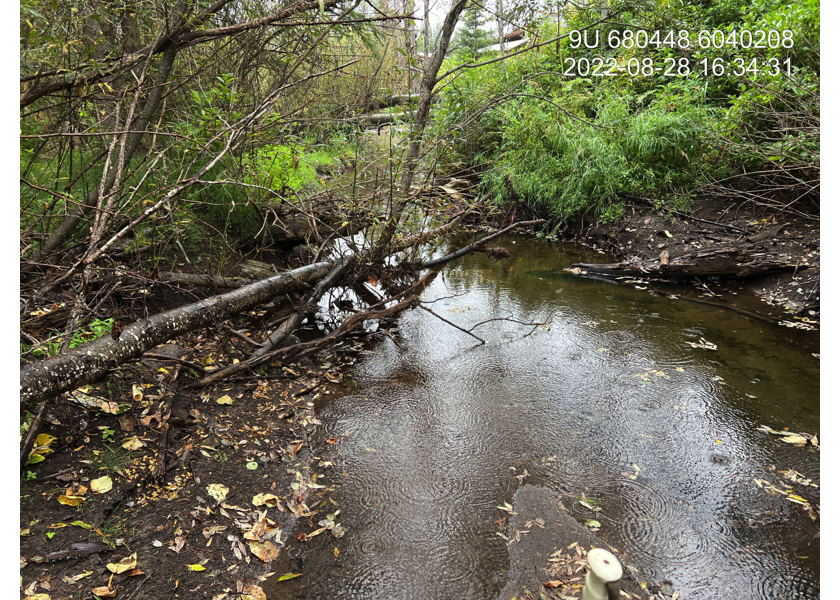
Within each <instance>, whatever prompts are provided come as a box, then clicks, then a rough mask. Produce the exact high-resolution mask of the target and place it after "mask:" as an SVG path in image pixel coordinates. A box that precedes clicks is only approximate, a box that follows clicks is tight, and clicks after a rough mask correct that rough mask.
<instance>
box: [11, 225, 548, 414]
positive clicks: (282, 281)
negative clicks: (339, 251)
mask: <svg viewBox="0 0 840 600" xmlns="http://www.w3.org/2000/svg"><path fill="white" fill-rule="evenodd" d="M463 214H464V213H460V214H458V215H456V216H455V217H454V218H453V219H452V220H451V221H450V222H449V223H447V224H445V225H443V226H441V227H438V228H437V229H434V230H431V231H430V232H427V233H426V234H421V235H419V236H415V237H413V238H409V239H408V240H404V241H403V242H402V243H397V244H396V245H394V246H393V247H392V249H396V248H399V249H404V248H405V247H406V246H407V245H412V244H413V243H422V242H425V241H428V240H429V234H431V235H432V236H434V235H440V234H443V233H445V232H448V231H449V230H450V229H451V228H452V227H453V226H454V225H455V224H456V223H457V222H458V221H459V220H460V219H461V218H462V216H463ZM538 223H542V221H527V222H519V223H514V224H513V225H509V226H508V227H505V228H503V229H501V230H500V231H497V232H496V233H494V234H491V235H489V236H486V237H484V238H482V239H481V240H478V241H477V242H474V243H472V244H470V245H468V246H466V247H464V248H462V249H461V250H459V251H457V252H453V253H451V254H448V255H446V256H444V257H441V258H439V259H436V260H433V261H428V262H426V263H420V264H416V265H412V267H411V268H412V269H413V270H415V271H418V270H420V269H428V268H430V267H434V266H437V265H440V264H443V263H445V262H448V261H450V260H454V259H456V258H459V257H461V256H464V255H465V254H468V253H470V252H474V251H476V250H478V249H481V248H482V247H483V245H484V244H485V243H486V242H488V241H490V240H491V239H494V238H496V237H498V236H500V235H502V234H503V233H506V232H508V231H511V230H513V229H515V228H517V227H521V226H523V225H534V224H538ZM373 250H374V249H369V250H368V251H366V252H363V253H362V255H361V256H356V257H355V260H362V261H363V262H364V261H366V260H368V259H370V258H371V257H372V256H373V254H374V252H373ZM353 262H354V257H352V256H345V257H342V258H340V259H336V260H333V261H326V262H318V263H314V264H311V265H308V266H305V267H301V268H299V269H294V270H291V271H287V272H285V273H280V274H278V275H274V276H271V277H267V278H265V279H262V280H259V281H256V282H254V283H250V284H248V285H244V286H242V287H239V288H238V289H235V290H233V291H229V292H226V293H224V294H220V295H218V296H213V297H210V298H206V299H204V300H200V301H198V302H194V303H192V304H189V305H186V306H182V307H179V308H175V309H172V310H169V311H167V312H164V313H160V314H157V315H154V316H152V317H149V318H146V319H141V320H139V321H135V322H134V323H132V324H131V325H127V326H125V327H124V328H123V329H122V331H121V333H119V334H118V335H117V336H116V337H111V336H103V337H100V338H98V339H96V340H93V341H91V342H88V343H86V344H83V345H81V346H79V347H77V348H75V349H73V350H70V351H69V352H64V353H60V354H58V355H56V356H54V357H52V358H48V359H45V360H42V361H40V362H36V363H31V364H28V365H25V366H24V367H23V368H22V369H21V372H20V401H21V404H23V405H29V404H33V403H35V402H39V401H42V400H45V399H47V398H50V397H53V396H56V395H58V394H60V393H62V392H67V391H70V390H73V389H75V388H76V387H78V386H80V385H83V384H86V383H90V382H93V381H95V380H97V379H99V378H101V377H102V376H104V375H105V374H107V372H108V371H110V370H111V369H114V368H116V367H118V366H119V365H121V364H123V363H124V362H126V361H128V360H131V359H133V358H137V357H139V356H141V355H142V354H143V353H145V352H147V351H148V350H151V349H152V348H154V347H156V346H158V345H160V344H162V343H164V342H167V341H169V340H171V339H173V338H174V337H176V336H178V335H181V334H184V333H187V332H190V331H195V330H197V329H201V328H203V327H207V326H210V325H218V324H221V323H222V322H223V321H225V320H227V319H229V318H231V317H233V316H235V315H237V314H239V313H241V312H244V311H248V310H251V309H253V308H255V307H256V306H259V305H260V304H264V303H266V302H268V301H270V300H271V299H272V298H275V297H277V296H279V295H282V294H287V293H289V292H292V291H300V289H301V288H302V287H306V284H307V283H312V282H315V281H318V283H317V284H316V285H315V286H314V287H313V288H312V289H311V290H310V293H309V294H308V295H307V297H306V299H305V300H304V302H303V304H302V306H301V307H299V308H298V310H296V311H295V312H294V313H293V314H292V316H291V317H290V318H289V319H287V321H286V323H284V324H283V325H281V326H280V327H279V328H278V330H277V331H275V332H274V333H273V334H272V335H271V336H270V337H269V339H268V340H267V341H266V342H265V343H264V344H263V345H262V347H260V348H258V349H257V351H256V352H254V355H252V357H251V358H249V359H248V360H245V361H242V362H240V363H238V364H234V365H231V366H229V367H225V368H222V369H219V370H218V371H215V372H213V373H212V374H210V375H207V376H205V377H204V378H203V379H201V380H200V381H199V382H198V384H199V385H206V384H208V383H212V382H214V381H218V380H221V379H223V378H225V377H226V376H228V375H229V374H231V373H233V372H236V371H239V370H241V369H243V368H249V367H252V366H256V365H258V364H261V363H262V362H265V361H266V360H268V359H269V358H272V357H274V356H276V355H277V354H278V353H282V355H283V357H288V356H292V355H294V356H299V355H301V354H302V353H310V352H314V351H315V350H317V349H319V348H322V347H323V346H324V345H325V344H327V343H330V342H331V341H334V340H336V339H338V338H340V337H341V336H343V335H346V334H347V333H349V332H350V331H352V330H354V329H356V328H358V327H359V326H360V325H361V323H362V322H363V321H365V320H369V319H381V318H385V317H389V316H393V315H395V314H396V313H397V312H399V311H400V310H403V309H404V308H407V307H409V306H411V305H413V304H414V303H415V302H416V301H417V297H416V295H413V294H412V291H413V290H415V289H416V288H418V287H419V286H420V285H421V284H422V282H423V281H425V280H426V279H427V278H428V277H430V276H432V275H433V274H434V271H429V272H428V273H427V274H426V275H425V276H424V277H421V278H420V279H419V281H416V282H414V283H413V284H411V285H409V286H408V287H406V288H404V289H402V291H400V292H399V293H398V294H396V295H395V296H394V297H392V298H391V299H390V301H393V302H396V304H394V305H392V306H390V307H389V306H386V302H388V301H382V302H380V303H378V304H377V305H373V306H371V307H370V308H371V309H374V310H370V311H367V312H360V313H357V314H355V315H352V316H350V317H348V318H347V319H345V320H344V321H343V322H342V323H341V325H339V326H338V328H336V329H335V330H334V331H333V332H332V333H330V334H329V335H328V336H326V337H325V338H322V339H320V340H316V341H314V342H308V343H307V344H297V345H294V346H290V347H286V348H280V349H277V346H278V345H279V344H280V343H281V342H282V341H283V340H284V339H285V338H286V337H287V336H288V335H289V334H290V333H291V332H292V331H293V330H294V329H295V328H296V327H298V326H299V325H300V324H301V322H302V321H303V318H304V316H305V315H306V313H307V311H308V310H311V309H312V308H314V305H315V304H316V303H317V301H318V299H319V298H320V297H321V296H322V295H323V294H324V293H325V292H326V291H327V290H328V289H330V288H332V287H334V286H336V285H338V284H340V281H341V279H342V277H343V276H344V274H345V272H346V271H347V270H348V268H349V267H350V265H351V263H353ZM202 277H203V279H202V283H206V282H207V280H206V277H204V276H202ZM213 283H214V284H221V285H230V284H233V283H234V282H233V281H227V280H223V281H214V282H213ZM236 283H240V282H236Z"/></svg>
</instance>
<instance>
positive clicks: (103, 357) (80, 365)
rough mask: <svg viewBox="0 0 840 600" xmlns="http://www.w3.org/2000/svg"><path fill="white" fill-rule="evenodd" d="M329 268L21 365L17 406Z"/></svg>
mask: <svg viewBox="0 0 840 600" xmlns="http://www.w3.org/2000/svg"><path fill="white" fill-rule="evenodd" d="M333 266H334V264H333V263H331V262H320V263H314V264H311V265H308V266H306V267H301V268H300V269H295V270H293V271H287V272H285V273H281V274H279V275H275V276H274V277H269V278H268V279H263V280H262V281H258V282H257V283H254V284H251V285H249V286H245V287H242V288H239V289H238V290H234V291H232V292H227V293H226V294H222V295H220V296H214V297H212V298H207V299H206V300H200V301H199V302H195V303H193V304H189V305H187V306H182V307H180V308H176V309H173V310H170V311H167V312H165V313H160V314H157V315H155V316H153V317H150V318H148V319H142V320H140V321H136V322H134V323H132V324H131V325H129V326H127V327H124V328H123V330H122V333H121V334H120V336H119V338H118V339H116V340H114V339H113V338H111V337H110V336H103V337H101V338H99V339H97V340H94V341H92V342H89V343H87V344H84V345H82V346H79V347H78V348H75V349H73V350H71V351H69V352H66V353H64V354H60V355H58V356H54V357H52V358H49V359H46V360H43V361H40V362H37V363H33V364H29V365H26V366H25V367H24V368H23V369H21V372H20V400H21V403H25V404H29V403H32V402H37V401H40V400H43V399H45V398H49V397H51V396H55V395H57V394H60V393H62V392H66V391H69V390H72V389H74V388H76V387H78V386H79V385H83V384H85V383H89V382H91V381H94V380H96V379H98V378H99V377H101V376H103V375H104V374H105V373H107V372H108V370H110V369H113V368H114V367H116V366H118V365H120V364H122V363H124V362H126V361H127V360H130V359H132V358H136V357H138V356H140V355H141V354H143V353H144V352H146V351H147V350H150V349H152V348H154V347H155V346H158V345H159V344H162V343H163V342H166V341H167V340H170V339H172V338H173V337H175V336H177V335H180V334H182V333H186V332H188V331H193V330H195V329H199V328H201V327H207V326H208V325H212V324H214V323H219V322H221V321H224V320H225V319H228V318H229V317H231V316H233V315H235V314H237V313H240V312H242V311H244V310H249V309H250V308H252V307H254V306H258V305H259V304H262V303H263V302H267V301H268V300H270V299H271V298H273V297H275V296H277V295H280V294H283V293H286V292H288V291H291V290H293V289H294V288H295V287H297V286H298V285H299V283H300V282H302V281H303V282H310V281H314V280H317V279H320V278H321V277H324V276H325V275H326V274H327V273H329V272H330V270H331V269H332V268H333Z"/></svg>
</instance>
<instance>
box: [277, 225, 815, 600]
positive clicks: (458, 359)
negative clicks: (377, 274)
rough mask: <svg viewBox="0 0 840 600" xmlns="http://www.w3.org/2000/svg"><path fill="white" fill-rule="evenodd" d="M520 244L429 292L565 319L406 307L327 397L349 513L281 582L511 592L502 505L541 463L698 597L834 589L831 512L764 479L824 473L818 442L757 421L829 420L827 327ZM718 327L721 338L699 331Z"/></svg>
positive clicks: (300, 587) (646, 572)
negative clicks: (798, 442)
mask: <svg viewBox="0 0 840 600" xmlns="http://www.w3.org/2000/svg"><path fill="white" fill-rule="evenodd" d="M503 245H505V246H507V247H508V248H509V249H510V251H511V257H512V258H511V259H509V260H506V261H501V262H495V261H493V260H491V259H488V258H487V257H485V256H483V255H474V256H470V257H467V258H465V259H462V260H460V261H458V262H457V263H455V264H451V265H449V266H448V267H446V269H445V270H444V271H443V273H442V276H438V278H437V279H436V280H435V282H434V284H433V285H432V286H430V287H429V288H428V289H427V290H426V292H425V294H424V297H425V299H427V300H432V299H435V298H444V297H445V299H442V300H440V301H439V302H436V303H434V304H433V305H430V306H432V308H433V309H434V310H435V311H436V312H438V313H440V314H441V315H443V316H445V317H446V318H447V319H450V320H452V321H454V322H456V323H458V324H459V325H461V326H462V327H470V326H472V325H473V324H475V323H478V322H479V321H483V320H485V319H488V318H491V317H499V318H501V317H509V318H511V319H516V320H518V321H524V322H532V321H533V322H546V321H550V325H546V326H542V327H538V328H536V329H533V327H530V326H524V325H522V324H518V323H514V322H512V321H509V320H508V321H494V322H491V323H488V324H486V325H483V326H481V327H480V328H478V329H477V330H476V331H475V332H476V333H477V334H478V335H480V336H481V337H482V338H484V339H485V340H487V344H486V345H483V346H482V345H476V340H474V339H473V338H471V337H469V336H467V335H465V334H463V333H462V332H460V331H458V330H456V329H454V328H452V327H450V326H448V325H447V324H445V323H443V322H442V321H440V320H438V319H436V318H435V317H434V316H433V315H431V314H428V313H426V312H425V311H419V310H415V311H411V312H409V313H406V314H405V315H404V316H403V317H402V318H401V320H400V326H399V332H398V333H397V334H395V335H393V336H392V337H391V338H388V339H385V341H383V342H381V343H380V344H378V345H377V347H376V348H375V349H374V350H375V351H374V352H373V353H372V354H370V355H369V356H367V357H366V358H365V360H363V361H361V363H360V366H359V367H358V368H357V372H356V373H355V377H356V378H357V380H358V383H359V387H358V388H357V390H358V393H355V394H353V395H350V396H345V397H343V398H340V399H336V400H332V401H329V402H328V403H326V404H325V405H324V406H323V407H321V411H320V417H319V418H321V419H322V420H323V422H324V428H325V433H326V434H328V435H329V436H335V437H338V438H340V440H341V442H340V443H339V445H338V446H337V449H338V450H339V451H340V460H339V462H340V466H339V467H338V468H337V469H336V471H337V472H336V474H334V475H333V477H332V479H331V483H332V484H333V485H335V492H334V493H332V494H331V496H330V497H331V498H332V499H333V500H335V501H336V502H337V503H338V505H339V507H340V508H341V519H340V520H341V522H342V523H343V524H344V525H346V526H347V534H346V535H345V537H344V538H343V539H341V540H338V541H336V540H334V539H328V538H327V536H321V537H320V538H315V539H313V541H312V542H310V547H309V548H308V549H307V550H305V553H306V554H305V556H304V561H303V563H302V565H303V573H304V575H303V576H302V577H300V578H298V579H295V580H293V581H287V582H283V583H282V584H278V585H276V586H275V587H274V588H273V589H270V590H268V591H269V598H284V597H302V598H330V597H331V598H377V599H378V598H412V599H414V598H416V599H424V600H427V599H433V598H441V599H444V598H445V599H450V598H476V599H484V598H488V599H489V598H494V597H495V596H496V594H497V593H498V592H499V591H500V590H501V588H502V587H503V585H504V582H505V573H504V570H505V569H506V568H507V566H508V563H507V560H508V559H507V549H506V546H505V541H504V540H503V539H501V538H500V537H499V536H497V535H496V534H495V532H496V531H498V529H497V527H498V526H497V525H494V524H493V522H494V521H496V520H497V519H499V517H500V516H501V513H500V511H499V510H498V509H497V508H495V507H496V506H498V505H500V504H501V503H502V502H506V501H510V500H511V499H512V497H513V494H514V492H515V490H516V488H517V486H519V485H520V484H521V481H525V482H527V483H532V484H538V485H544V486H549V487H551V488H553V489H555V490H557V492H558V494H564V497H566V498H567V500H568V501H567V502H566V505H567V506H568V507H569V508H570V510H572V512H573V514H575V515H576V516H577V517H578V518H579V519H580V520H584V519H588V518H591V513H588V511H587V510H586V509H585V508H584V507H583V506H580V505H579V504H577V503H575V502H574V496H577V495H579V494H580V493H581V492H583V493H585V494H586V496H587V497H588V498H591V499H594V500H596V501H597V502H598V503H599V504H600V506H601V507H602V511H601V512H599V513H598V519H599V521H601V523H602V524H603V527H602V529H601V532H600V534H599V535H601V536H602V537H603V538H604V539H605V540H606V541H607V542H608V543H610V544H612V545H613V546H615V547H617V548H619V549H620V550H622V551H624V552H626V554H627V558H628V561H629V562H630V563H631V564H633V565H635V566H637V567H638V568H639V569H640V572H641V574H642V576H644V577H647V578H649V579H651V580H656V581H664V580H668V581H671V582H672V584H673V587H674V589H676V590H680V591H681V592H682V593H683V597H685V598H691V599H698V598H699V599H704V598H708V599H713V598H714V599H717V598H736V597H737V598H768V599H770V598H773V599H775V598H787V599H791V598H802V599H805V598H818V597H819V540H818V539H816V538H815V536H816V533H817V531H818V529H817V527H816V526H815V525H814V524H813V522H812V521H811V519H809V517H808V515H807V513H806V512H805V511H803V510H802V509H801V507H800V506H798V505H796V504H794V503H792V502H789V501H786V500H785V499H784V498H783V497H782V496H771V495H769V494H768V493H766V492H765V491H763V490H761V489H760V488H759V487H758V486H757V485H756V484H755V482H754V479H766V480H768V481H771V482H777V481H781V475H779V474H778V473H776V471H777V470H781V469H784V470H787V469H795V470H796V471H798V472H800V473H802V474H803V475H804V476H805V477H808V478H812V479H813V480H814V481H816V482H819V476H820V469H819V455H818V454H817V453H816V451H815V450H814V449H812V448H795V447H793V446H790V445H786V444H783V443H781V442H780V441H779V439H778V438H777V437H773V436H769V435H767V434H764V433H762V432H759V431H757V427H758V426H759V425H761V424H764V425H769V426H770V427H773V428H782V427H790V430H791V431H804V432H811V433H816V432H817V431H818V428H819V383H818V382H819V379H818V376H819V366H818V362H817V360H816V359H815V358H813V357H812V356H811V355H810V353H809V352H805V351H803V350H802V347H801V345H800V342H801V341H803V340H805V341H807V339H806V337H804V336H806V335H807V334H803V333H802V332H797V331H790V330H784V329H782V328H778V327H772V326H768V325H764V324H761V323H758V322H756V321H751V320H750V319H747V318H745V317H743V316H741V315H738V314H736V313H732V312H726V311H720V310H716V309H713V308H709V307H706V306H700V305H696V304H691V303H688V302H685V301H680V300H672V299H668V298H667V297H665V296H663V295H653V294H651V293H649V292H647V291H643V290H637V289H633V288H631V287H622V286H617V285H614V284H610V283H607V282H601V281H593V280H583V279H578V278H571V277H567V276H566V275H565V274H563V273H562V271H561V270H562V268H563V267H565V266H567V265H568V264H570V263H572V262H574V261H576V260H579V259H580V258H581V257H580V255H579V254H575V255H572V254H571V253H568V252H564V250H563V248H561V247H556V248H552V247H551V246H549V245H547V244H543V243H540V242H537V241H535V240H530V239H528V238H526V237H521V236H513V237H509V238H506V239H505V241H504V242H503ZM590 258H591V257H590ZM529 332H530V335H527V336H525V334H528V333H529ZM701 337H702V338H705V339H706V340H708V341H710V342H712V343H714V344H716V345H717V348H718V349H717V351H710V350H703V349H695V348H691V347H690V346H689V345H688V344H687V342H696V341H697V340H698V339H699V338H701ZM526 470H527V476H525V477H521V476H522V475H525V471H526ZM637 473H638V474H637ZM636 474H637V475H636ZM517 475H519V476H520V478H517ZM631 476H633V477H631ZM812 489H813V488H812ZM813 491H816V492H818V490H813ZM812 493H813V492H812ZM812 497H813V496H812ZM817 501H818V497H817V499H816V500H815V502H817ZM572 507H574V508H572ZM585 513H588V514H585ZM305 530H307V529H306V528H304V529H302V531H305ZM321 538H323V540H322V539H321ZM334 548H337V549H338V550H339V553H338V556H336V554H335V550H334Z"/></svg>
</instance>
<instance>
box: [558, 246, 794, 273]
mask: <svg viewBox="0 0 840 600" xmlns="http://www.w3.org/2000/svg"><path fill="white" fill-rule="evenodd" d="M795 267H796V264H795V263H792V262H791V260H790V257H788V256H782V255H779V254H773V253H769V252H767V251H766V250H764V249H763V248H761V247H760V246H755V245H751V244H748V245H726V246H718V247H714V248H704V249H702V250H697V251H695V252H689V253H688V254H685V255H683V256H679V257H676V258H669V257H668V256H667V255H665V253H663V256H660V258H656V259H651V260H643V261H638V262H620V263H606V264H597V263H575V264H573V265H572V266H571V269H579V270H580V273H577V274H579V275H590V276H597V277H608V278H616V277H644V278H651V279H672V280H683V279H694V278H695V277H701V278H702V277H722V278H737V279H746V278H749V277H757V276H759V275H764V274H766V273H772V272H774V271H783V270H786V269H793V268H795Z"/></svg>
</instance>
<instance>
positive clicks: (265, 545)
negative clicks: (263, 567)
mask: <svg viewBox="0 0 840 600" xmlns="http://www.w3.org/2000/svg"><path fill="white" fill-rule="evenodd" d="M248 546H249V547H250V548H251V552H252V553H253V554H254V555H255V556H256V557H257V558H259V559H260V560H261V561H263V562H266V563H268V562H271V561H273V560H274V559H276V558H277V557H278V556H280V549H279V548H278V547H277V546H275V545H274V544H273V543H272V542H270V541H266V542H256V541H250V542H248Z"/></svg>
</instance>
